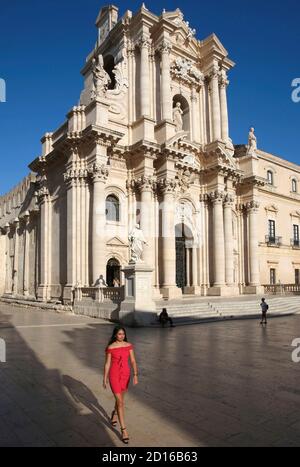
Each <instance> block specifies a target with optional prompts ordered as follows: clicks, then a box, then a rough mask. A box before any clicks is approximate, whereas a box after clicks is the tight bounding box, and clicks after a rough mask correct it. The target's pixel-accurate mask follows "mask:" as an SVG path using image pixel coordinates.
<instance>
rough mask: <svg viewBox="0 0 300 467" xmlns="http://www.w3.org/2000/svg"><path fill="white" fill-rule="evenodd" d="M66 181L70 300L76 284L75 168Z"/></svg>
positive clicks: (68, 286) (66, 174) (67, 298)
mask: <svg viewBox="0 0 300 467" xmlns="http://www.w3.org/2000/svg"><path fill="white" fill-rule="evenodd" d="M64 179H65V183H66V185H67V286H66V289H69V293H67V291H66V290H65V292H64V301H65V302H67V301H70V300H71V299H72V296H71V291H70V289H72V287H73V286H75V284H76V272H77V271H76V261H77V252H76V239H77V235H76V225H77V222H76V221H77V219H76V207H77V199H76V187H77V178H76V171H75V170H72V169H70V170H68V171H67V172H66V173H65V175H64Z"/></svg>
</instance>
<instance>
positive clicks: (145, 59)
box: [139, 35, 150, 117]
mask: <svg viewBox="0 0 300 467" xmlns="http://www.w3.org/2000/svg"><path fill="white" fill-rule="evenodd" d="M139 47H140V51H141V69H140V103H141V116H147V117H149V116H150V68H149V49H150V39H149V37H148V36H145V35H143V36H142V37H141V39H140V41H139Z"/></svg>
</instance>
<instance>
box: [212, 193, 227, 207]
mask: <svg viewBox="0 0 300 467" xmlns="http://www.w3.org/2000/svg"><path fill="white" fill-rule="evenodd" d="M209 198H210V200H211V202H212V203H213V204H223V201H224V199H225V198H226V195H225V193H224V192H223V191H218V190H215V191H213V192H212V193H210V194H209Z"/></svg>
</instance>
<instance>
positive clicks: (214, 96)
mask: <svg viewBox="0 0 300 467" xmlns="http://www.w3.org/2000/svg"><path fill="white" fill-rule="evenodd" d="M209 79H210V85H209V87H210V95H211V99H210V100H211V118H212V139H213V142H214V141H218V140H220V139H221V112H220V95H219V67H218V66H217V65H215V66H214V67H213V69H212V71H211V74H210V76H209Z"/></svg>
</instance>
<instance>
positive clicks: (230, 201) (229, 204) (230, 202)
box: [224, 194, 234, 208]
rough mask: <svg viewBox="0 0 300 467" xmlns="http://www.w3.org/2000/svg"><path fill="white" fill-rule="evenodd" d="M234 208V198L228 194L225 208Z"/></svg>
mask: <svg viewBox="0 0 300 467" xmlns="http://www.w3.org/2000/svg"><path fill="white" fill-rule="evenodd" d="M233 206H234V197H233V196H232V195H229V194H227V195H226V196H225V199H224V207H225V208H233Z"/></svg>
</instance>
